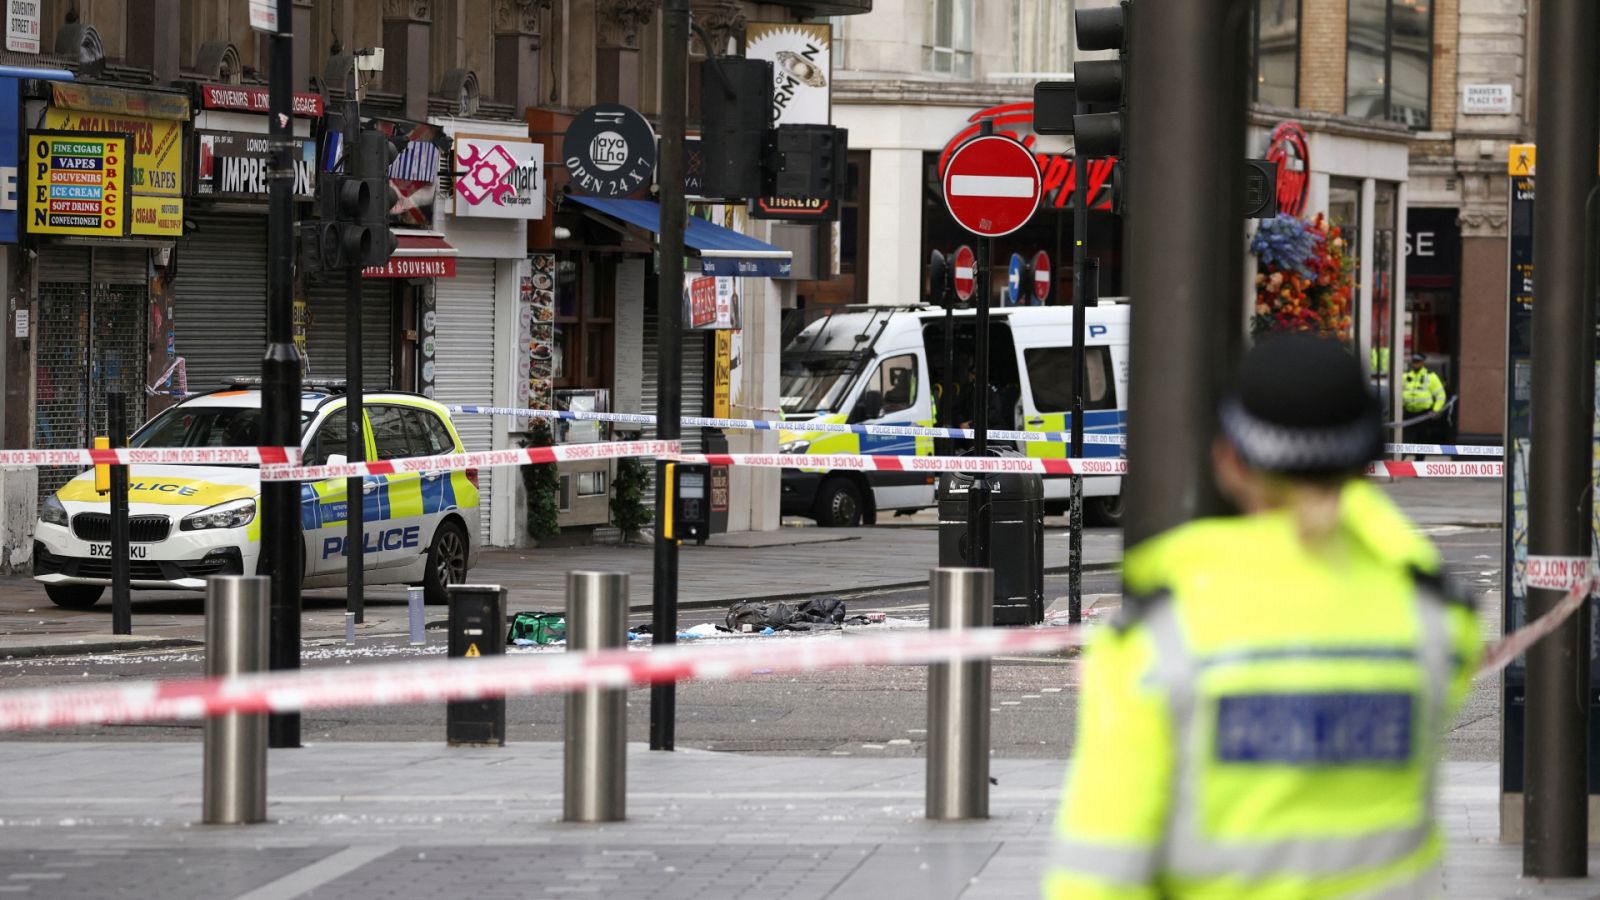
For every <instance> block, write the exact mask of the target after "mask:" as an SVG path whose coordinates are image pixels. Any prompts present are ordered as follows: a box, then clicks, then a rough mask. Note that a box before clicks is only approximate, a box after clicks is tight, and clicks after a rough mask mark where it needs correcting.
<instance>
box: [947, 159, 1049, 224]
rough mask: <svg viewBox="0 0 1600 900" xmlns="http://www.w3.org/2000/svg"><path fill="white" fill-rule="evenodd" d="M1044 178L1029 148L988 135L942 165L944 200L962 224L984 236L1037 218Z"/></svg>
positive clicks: (951, 213)
mask: <svg viewBox="0 0 1600 900" xmlns="http://www.w3.org/2000/svg"><path fill="white" fill-rule="evenodd" d="M1041 185H1042V179H1041V178H1040V177H1039V163H1038V162H1037V161H1036V160H1034V158H1033V154H1032V153H1031V152H1029V150H1028V148H1026V147H1024V146H1022V145H1021V144H1019V143H1017V142H1016V141H1014V140H1012V139H1011V138H1008V137H1001V136H999V135H985V136H983V137H979V138H974V139H972V140H970V141H968V142H966V143H965V144H962V145H961V146H960V147H959V148H957V150H956V152H955V154H954V155H952V156H951V157H950V162H949V163H948V164H947V165H946V166H945V169H944V204H945V206H946V207H948V208H949V210H950V215H951V216H953V217H954V218H955V220H956V221H957V222H958V223H960V225H961V227H962V228H965V229H966V230H968V231H970V232H972V233H973V234H976V235H978V236H980V237H999V236H1001V235H1003V234H1010V233H1011V232H1013V231H1016V230H1017V229H1018V228H1021V227H1022V226H1023V225H1025V224H1027V222H1028V220H1029V219H1031V218H1033V211H1034V210H1035V209H1037V208H1038V207H1039V197H1040V194H1041Z"/></svg>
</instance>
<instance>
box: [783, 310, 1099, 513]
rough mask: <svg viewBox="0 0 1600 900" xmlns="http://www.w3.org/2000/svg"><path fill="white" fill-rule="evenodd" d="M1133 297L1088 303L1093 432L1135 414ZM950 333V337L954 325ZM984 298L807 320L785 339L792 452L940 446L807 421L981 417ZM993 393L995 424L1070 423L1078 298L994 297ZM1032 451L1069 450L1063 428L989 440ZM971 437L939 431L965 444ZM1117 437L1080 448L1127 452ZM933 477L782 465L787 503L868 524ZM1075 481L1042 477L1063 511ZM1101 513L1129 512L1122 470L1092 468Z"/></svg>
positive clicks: (917, 495) (953, 423) (966, 420)
mask: <svg viewBox="0 0 1600 900" xmlns="http://www.w3.org/2000/svg"><path fill="white" fill-rule="evenodd" d="M1128 311H1129V310H1128V306H1127V305H1126V304H1122V303H1117V302H1110V301H1102V302H1101V304H1100V305H1099V306H1098V307H1094V308H1092V309H1089V310H1088V311H1087V313H1086V316H1085V322H1084V327H1085V333H1086V336H1087V340H1086V341H1085V343H1084V353H1085V365H1086V367H1087V369H1088V379H1087V382H1086V386H1085V390H1084V400H1083V402H1084V432H1085V433H1086V434H1106V435H1122V434H1124V433H1125V428H1126V425H1127V405H1126V404H1127V396H1128ZM947 330H949V331H950V332H951V334H952V338H951V339H950V340H946V336H945V335H946V331H947ZM976 334H977V322H976V312H975V311H974V310H970V309H969V310H958V311H956V312H955V313H954V314H953V315H950V316H949V317H948V320H947V314H946V313H945V311H944V310H942V309H938V308H934V307H927V306H917V307H887V306H851V307H842V308H841V309H840V310H839V311H837V312H831V313H827V314H824V315H822V316H821V317H819V318H817V319H816V320H815V321H813V322H811V323H810V324H808V325H806V327H805V328H804V329H802V330H801V331H800V332H799V333H798V334H797V335H796V336H795V337H794V338H793V339H792V340H790V341H789V343H788V345H787V346H786V347H785V348H784V351H783V362H782V385H781V388H780V395H781V403H782V406H783V414H784V417H785V419H786V420H788V421H789V422H790V423H792V424H790V425H789V430H786V431H784V432H783V433H782V437H781V441H782V445H781V449H782V451H783V452H785V453H813V454H816V453H849V454H877V453H882V454H904V455H922V456H927V455H933V454H934V452H935V441H934V439H933V438H921V437H900V436H884V435H870V434H854V433H837V432H826V431H814V430H807V429H806V427H805V423H807V422H818V423H830V424H832V423H850V424H873V425H923V426H931V425H941V426H946V427H971V426H972V423H973V421H974V419H975V416H976V414H978V413H975V411H974V404H973V402H972V400H973V393H974V390H973V388H972V380H971V374H970V373H971V372H972V360H973V353H974V347H975V340H974V339H975V337H976ZM989 383H990V395H989V397H988V399H987V401H986V402H985V403H983V404H980V405H979V407H980V411H981V410H984V409H986V411H987V415H988V421H989V427H990V428H991V429H1003V430H1014V431H1052V432H1064V431H1067V430H1068V428H1069V427H1070V425H1071V413H1070V411H1071V409H1072V309H1071V308H1070V307H1065V306H1045V307H1020V308H1012V309H991V310H990V318H989ZM990 444H991V446H998V447H1010V448H1012V449H1015V450H1016V451H1017V452H1019V453H1022V454H1024V455H1027V456H1034V457H1055V458H1065V457H1066V456H1067V444H1066V443H1065V442H1064V441H1060V442H1058V441H1015V442H1012V441H991V442H990ZM970 447H971V441H952V442H948V443H946V442H943V441H941V442H940V445H939V447H938V449H939V452H940V453H947V454H955V453H959V452H960V451H961V450H963V449H967V448H970ZM1121 454H1122V448H1120V447H1118V446H1116V445H1114V444H1085V445H1084V455H1085V456H1089V457H1117V456H1120V455H1121ZM935 481H936V479H935V478H933V477H930V476H928V475H926V474H922V473H913V472H866V473H863V472H853V471H834V470H816V469H805V470H802V469H784V470H783V504H782V510H783V514H784V515H800V516H808V517H810V518H814V519H816V520H817V522H818V523H819V524H822V525H828V526H852V525H858V524H862V523H866V524H872V523H873V522H874V521H876V518H877V515H878V513H880V512H884V511H889V510H894V511H902V510H905V511H911V510H917V509H922V508H925V507H929V506H932V505H933V504H934V487H935ZM1069 491H1070V481H1069V479H1068V478H1066V477H1064V476H1063V477H1052V476H1047V477H1046V479H1045V504H1046V509H1047V510H1048V511H1050V512H1052V513H1058V512H1061V511H1064V510H1065V508H1066V503H1067V500H1068V497H1069ZM1083 492H1084V496H1085V497H1086V498H1088V502H1087V503H1086V507H1087V510H1088V512H1089V514H1090V516H1091V518H1092V519H1094V520H1096V521H1099V522H1101V523H1103V524H1111V525H1115V524H1120V522H1121V519H1122V478H1121V476H1109V475H1108V476H1090V477H1087V478H1085V479H1084V488H1083Z"/></svg>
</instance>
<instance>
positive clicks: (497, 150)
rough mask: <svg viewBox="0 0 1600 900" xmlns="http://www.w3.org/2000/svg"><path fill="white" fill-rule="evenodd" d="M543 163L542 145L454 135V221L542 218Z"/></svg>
mask: <svg viewBox="0 0 1600 900" xmlns="http://www.w3.org/2000/svg"><path fill="white" fill-rule="evenodd" d="M543 160H544V145H543V144H535V143H532V142H530V141H521V140H517V139H515V138H503V137H501V138H468V137H462V136H460V135H457V136H456V165H455V176H456V177H455V196H456V206H455V213H456V215H458V216H485V217H490V218H500V219H542V218H544V162H543Z"/></svg>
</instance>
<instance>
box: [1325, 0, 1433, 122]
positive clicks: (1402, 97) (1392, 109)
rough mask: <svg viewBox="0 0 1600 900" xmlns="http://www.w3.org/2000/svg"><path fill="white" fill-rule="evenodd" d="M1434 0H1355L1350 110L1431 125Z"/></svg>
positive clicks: (1350, 47)
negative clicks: (1430, 96)
mask: <svg viewBox="0 0 1600 900" xmlns="http://www.w3.org/2000/svg"><path fill="white" fill-rule="evenodd" d="M1432 88H1433V2H1432V0H1350V20H1349V35H1348V42H1347V50H1346V57H1345V112H1346V113H1348V114H1350V115H1352V116H1362V117H1364V118H1368V119H1387V120H1389V121H1391V122H1399V123H1401V124H1403V125H1405V126H1407V127H1409V128H1427V127H1428V124H1429V121H1430V110H1431V107H1430V103H1429V94H1430V93H1431V91H1432Z"/></svg>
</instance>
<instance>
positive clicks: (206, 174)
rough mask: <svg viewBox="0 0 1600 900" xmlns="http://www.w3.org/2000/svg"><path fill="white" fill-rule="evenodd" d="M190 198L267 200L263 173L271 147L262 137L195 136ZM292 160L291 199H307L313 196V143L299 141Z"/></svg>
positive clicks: (218, 133) (207, 133)
mask: <svg viewBox="0 0 1600 900" xmlns="http://www.w3.org/2000/svg"><path fill="white" fill-rule="evenodd" d="M194 140H195V154H194V158H195V173H194V195H195V196H196V197H209V198H211V199H213V200H265V199H267V194H268V191H267V173H268V171H269V170H270V169H271V168H272V145H271V143H270V140H271V139H270V138H268V137H267V136H266V135H264V134H241V133H238V132H233V131H200V132H196V133H195V139H194ZM299 144H300V150H299V152H298V153H296V154H295V157H294V197H295V199H296V200H310V199H312V198H313V197H314V196H315V194H316V161H317V144H316V142H315V141H312V140H302V141H300V142H299Z"/></svg>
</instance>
